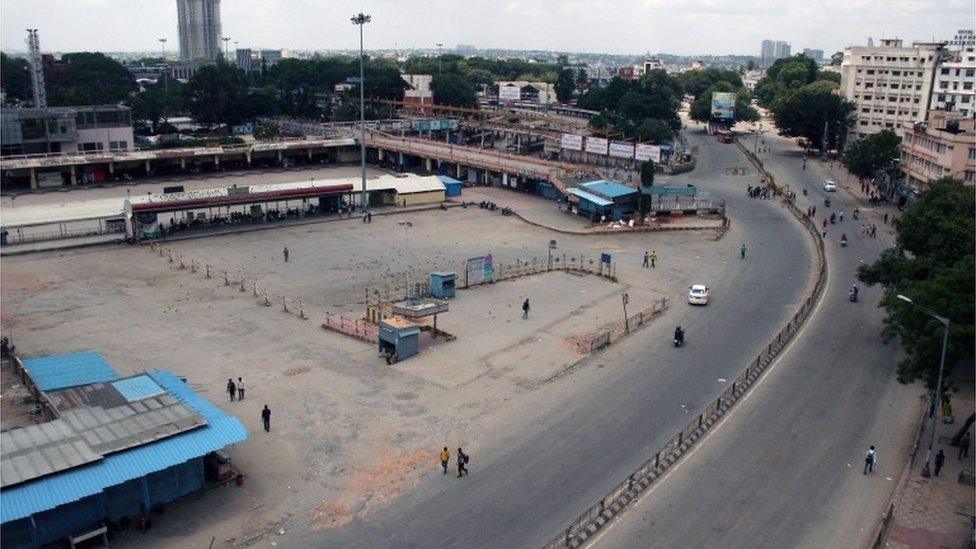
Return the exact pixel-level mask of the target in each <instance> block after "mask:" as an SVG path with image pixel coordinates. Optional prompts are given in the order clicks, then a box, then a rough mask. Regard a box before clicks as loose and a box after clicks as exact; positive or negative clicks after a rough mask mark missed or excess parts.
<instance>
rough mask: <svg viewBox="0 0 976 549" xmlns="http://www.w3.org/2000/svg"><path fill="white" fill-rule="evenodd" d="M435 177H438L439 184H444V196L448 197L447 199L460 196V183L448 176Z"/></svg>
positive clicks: (461, 186)
mask: <svg viewBox="0 0 976 549" xmlns="http://www.w3.org/2000/svg"><path fill="white" fill-rule="evenodd" d="M437 177H439V178H440V180H441V183H443V184H444V195H445V196H448V197H451V196H461V191H462V188H463V185H462V184H461V182H460V181H458V180H457V179H454V178H453V177H449V176H446V175H438V176H437Z"/></svg>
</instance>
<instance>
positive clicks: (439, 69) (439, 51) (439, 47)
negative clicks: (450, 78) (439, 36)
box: [437, 42, 444, 76]
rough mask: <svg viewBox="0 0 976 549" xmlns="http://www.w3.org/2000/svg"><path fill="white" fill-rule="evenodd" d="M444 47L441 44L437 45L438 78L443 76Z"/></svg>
mask: <svg viewBox="0 0 976 549" xmlns="http://www.w3.org/2000/svg"><path fill="white" fill-rule="evenodd" d="M443 45H444V44H441V43H440V42H438V43H437V76H440V75H441V46H443Z"/></svg>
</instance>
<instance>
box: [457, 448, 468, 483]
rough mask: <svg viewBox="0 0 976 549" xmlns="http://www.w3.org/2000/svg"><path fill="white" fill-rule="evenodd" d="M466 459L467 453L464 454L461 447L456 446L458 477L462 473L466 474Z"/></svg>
mask: <svg viewBox="0 0 976 549" xmlns="http://www.w3.org/2000/svg"><path fill="white" fill-rule="evenodd" d="M468 459H469V456H468V454H465V453H464V450H461V447H460V446H458V450H457V471H458V478H461V476H462V475H466V474H468V468H467V465H468Z"/></svg>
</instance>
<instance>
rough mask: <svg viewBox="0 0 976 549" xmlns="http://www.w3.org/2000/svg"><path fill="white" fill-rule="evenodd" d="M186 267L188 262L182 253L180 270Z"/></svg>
mask: <svg viewBox="0 0 976 549" xmlns="http://www.w3.org/2000/svg"><path fill="white" fill-rule="evenodd" d="M183 269H186V263H185V262H184V261H183V254H180V270H181V271H182V270H183Z"/></svg>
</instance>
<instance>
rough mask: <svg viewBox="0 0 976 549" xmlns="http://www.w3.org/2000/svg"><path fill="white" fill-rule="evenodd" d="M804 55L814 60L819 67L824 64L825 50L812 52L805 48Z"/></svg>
mask: <svg viewBox="0 0 976 549" xmlns="http://www.w3.org/2000/svg"><path fill="white" fill-rule="evenodd" d="M803 55H805V56H807V57H809V58H810V59H813V60H814V61H816V62H817V64H818V65H820V64H822V63H823V58H824V53H823V50H812V49H810V48H803Z"/></svg>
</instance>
